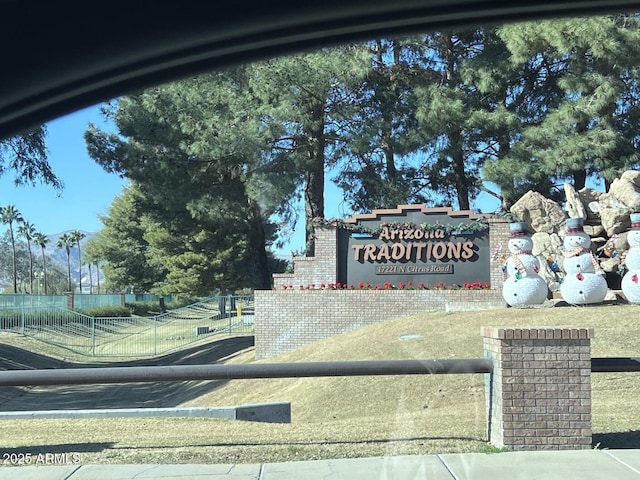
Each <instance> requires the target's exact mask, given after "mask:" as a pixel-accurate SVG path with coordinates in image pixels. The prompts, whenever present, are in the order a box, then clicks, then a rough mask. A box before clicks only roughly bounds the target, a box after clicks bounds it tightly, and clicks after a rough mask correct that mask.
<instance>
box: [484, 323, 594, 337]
mask: <svg viewBox="0 0 640 480" xmlns="http://www.w3.org/2000/svg"><path fill="white" fill-rule="evenodd" d="M480 334H481V335H482V336H483V337H486V338H495V339H500V340H504V339H525V340H529V339H534V340H536V339H538V340H544V339H566V340H570V339H583V338H593V328H579V327H548V326H547V327H481V328H480Z"/></svg>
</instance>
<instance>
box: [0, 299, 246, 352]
mask: <svg viewBox="0 0 640 480" xmlns="http://www.w3.org/2000/svg"><path fill="white" fill-rule="evenodd" d="M0 330H10V331H15V332H18V333H21V334H24V335H28V336H31V337H33V338H36V339H38V340H41V341H43V342H47V343H50V344H54V345H58V346H61V347H64V348H67V349H69V350H72V351H74V352H76V353H80V354H83V355H91V356H135V357H141V356H153V355H160V354H163V353H167V352H170V351H173V350H176V349H178V348H181V347H184V346H186V345H188V344H190V343H193V342H196V341H198V340H202V339H203V338H205V336H207V335H220V334H229V335H231V334H240V333H252V332H253V298H252V297H249V296H246V297H232V296H226V297H213V298H210V299H208V300H205V301H202V302H199V303H196V304H193V305H188V306H186V307H183V308H180V309H176V310H171V311H168V312H167V313H164V314H161V315H155V316H151V317H142V316H138V317H135V316H132V317H92V316H88V315H83V314H81V313H78V312H75V311H71V310H66V309H62V308H59V307H47V308H45V307H38V306H34V307H29V308H27V307H22V308H15V309H5V310H2V311H0Z"/></svg>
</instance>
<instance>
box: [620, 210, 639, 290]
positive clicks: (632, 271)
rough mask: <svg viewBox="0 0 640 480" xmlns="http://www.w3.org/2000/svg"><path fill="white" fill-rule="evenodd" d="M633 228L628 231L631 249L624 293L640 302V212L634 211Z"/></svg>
mask: <svg viewBox="0 0 640 480" xmlns="http://www.w3.org/2000/svg"><path fill="white" fill-rule="evenodd" d="M630 218H631V230H629V232H628V233H627V243H628V244H629V251H628V252H627V256H626V257H625V260H624V263H625V266H626V268H627V273H625V274H624V277H622V285H621V288H622V293H624V296H625V297H626V299H627V300H628V301H629V302H630V303H640V213H632V214H631V215H630Z"/></svg>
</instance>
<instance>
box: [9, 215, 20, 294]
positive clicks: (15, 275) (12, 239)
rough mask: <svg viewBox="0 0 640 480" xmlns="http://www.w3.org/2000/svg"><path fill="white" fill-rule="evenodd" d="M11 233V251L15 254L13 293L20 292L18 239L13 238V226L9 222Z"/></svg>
mask: <svg viewBox="0 0 640 480" xmlns="http://www.w3.org/2000/svg"><path fill="white" fill-rule="evenodd" d="M9 235H10V236H11V253H12V254H13V293H18V267H17V264H16V241H15V238H13V227H12V226H11V223H9Z"/></svg>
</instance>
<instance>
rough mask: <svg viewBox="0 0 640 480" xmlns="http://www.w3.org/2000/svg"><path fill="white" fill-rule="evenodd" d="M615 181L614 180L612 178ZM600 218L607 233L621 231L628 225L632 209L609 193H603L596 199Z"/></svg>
mask: <svg viewBox="0 0 640 480" xmlns="http://www.w3.org/2000/svg"><path fill="white" fill-rule="evenodd" d="M614 183H615V180H614ZM598 209H599V211H600V220H601V222H602V226H603V227H604V229H605V231H606V232H607V235H608V236H609V237H610V236H611V235H614V234H616V233H622V232H624V231H625V230H628V229H629V227H630V225H631V224H630V222H629V214H630V213H632V210H631V209H630V208H629V207H627V206H626V205H625V204H624V203H622V202H621V201H620V200H619V199H618V198H617V197H616V196H614V195H612V194H611V193H605V194H603V195H602V196H601V197H600V200H599V201H598Z"/></svg>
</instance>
